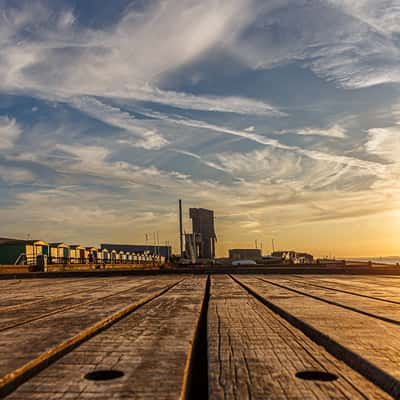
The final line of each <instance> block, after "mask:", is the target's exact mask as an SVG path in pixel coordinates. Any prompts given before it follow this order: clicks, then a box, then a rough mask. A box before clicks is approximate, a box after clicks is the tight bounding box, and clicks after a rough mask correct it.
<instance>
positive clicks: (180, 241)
mask: <svg viewBox="0 0 400 400" xmlns="http://www.w3.org/2000/svg"><path fill="white" fill-rule="evenodd" d="M179 244H180V251H181V257H183V227H182V200H181V199H179Z"/></svg>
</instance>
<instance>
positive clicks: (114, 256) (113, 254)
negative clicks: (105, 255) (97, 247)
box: [110, 250, 118, 264]
mask: <svg viewBox="0 0 400 400" xmlns="http://www.w3.org/2000/svg"><path fill="white" fill-rule="evenodd" d="M117 259H118V253H117V251H116V250H112V251H111V253H110V262H111V264H116V263H117Z"/></svg>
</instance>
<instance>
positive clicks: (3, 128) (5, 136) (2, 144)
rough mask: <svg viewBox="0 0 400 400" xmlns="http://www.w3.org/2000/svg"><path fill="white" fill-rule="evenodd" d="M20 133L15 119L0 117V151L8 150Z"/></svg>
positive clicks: (20, 129) (19, 127)
mask: <svg viewBox="0 0 400 400" xmlns="http://www.w3.org/2000/svg"><path fill="white" fill-rule="evenodd" d="M21 133H22V128H21V126H20V125H19V124H18V123H17V121H16V120H15V118H9V117H8V116H3V117H2V116H0V150H5V149H10V148H12V147H13V146H14V143H15V141H16V140H17V139H18V138H19V136H20V135H21Z"/></svg>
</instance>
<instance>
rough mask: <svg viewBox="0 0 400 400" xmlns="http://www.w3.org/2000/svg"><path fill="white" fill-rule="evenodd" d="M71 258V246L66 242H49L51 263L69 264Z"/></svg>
mask: <svg viewBox="0 0 400 400" xmlns="http://www.w3.org/2000/svg"><path fill="white" fill-rule="evenodd" d="M68 259H69V246H68V245H67V244H65V243H61V242H57V243H50V244H49V263H52V264H67V263H68Z"/></svg>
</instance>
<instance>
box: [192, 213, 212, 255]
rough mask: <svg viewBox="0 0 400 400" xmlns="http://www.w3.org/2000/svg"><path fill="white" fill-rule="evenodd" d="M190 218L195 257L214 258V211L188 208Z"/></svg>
mask: <svg viewBox="0 0 400 400" xmlns="http://www.w3.org/2000/svg"><path fill="white" fill-rule="evenodd" d="M189 217H190V218H191V219H192V232H193V236H192V237H193V247H194V253H195V255H196V258H206V259H213V258H215V241H216V240H217V236H216V234H215V229H214V211H211V210H206V209H204V208H190V209H189Z"/></svg>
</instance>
